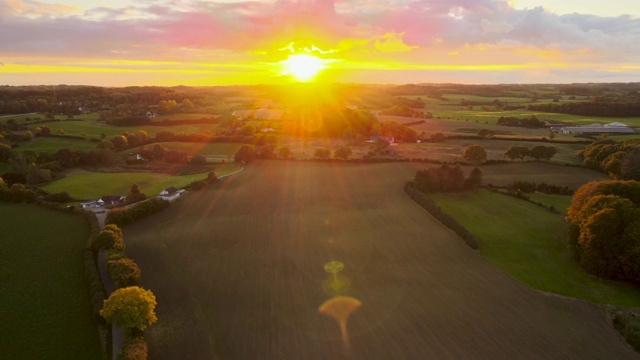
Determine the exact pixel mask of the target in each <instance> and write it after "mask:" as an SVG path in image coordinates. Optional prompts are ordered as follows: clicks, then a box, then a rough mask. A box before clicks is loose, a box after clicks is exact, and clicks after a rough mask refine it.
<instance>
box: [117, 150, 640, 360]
mask: <svg viewBox="0 0 640 360" xmlns="http://www.w3.org/2000/svg"><path fill="white" fill-rule="evenodd" d="M413 165H414V164H407V163H387V164H360V165H358V164H338V163H307V162H282V161H260V162H256V163H252V164H251V165H250V166H249V167H247V169H246V170H245V171H243V172H242V173H240V174H238V175H237V176H232V177H229V178H226V179H224V180H223V181H221V182H220V183H219V184H218V185H217V186H215V187H213V188H210V189H207V190H204V191H202V192H199V193H198V194H197V195H196V194H187V196H185V197H184V198H183V199H182V201H180V202H178V203H176V204H175V205H174V206H172V207H171V208H169V209H167V210H166V211H164V212H162V213H160V214H158V215H156V216H154V217H152V218H148V219H145V220H143V221H141V222H139V223H136V224H134V225H131V226H128V227H126V228H125V229H124V232H125V241H126V243H127V253H128V254H129V255H130V256H132V257H133V258H134V259H135V261H136V262H137V263H138V264H139V265H140V267H141V269H142V273H143V274H144V277H143V279H144V286H145V287H147V288H150V289H151V290H152V291H153V292H154V293H155V294H156V296H157V298H158V307H157V312H158V318H159V321H158V323H156V324H155V325H154V326H153V327H151V328H150V329H149V331H148V332H147V334H146V336H147V339H148V341H149V355H150V358H152V359H175V358H179V357H181V356H184V354H185V353H188V354H189V356H190V357H191V358H202V359H210V358H229V359H255V358H262V359H342V358H349V359H425V358H434V359H442V358H455V359H460V358H485V359H493V358H520V359H540V358H545V359H566V358H607V359H608V358H615V359H635V358H637V354H636V353H635V352H634V351H633V350H631V348H630V347H628V346H627V345H626V344H625V343H624V341H623V340H622V338H621V337H620V336H619V335H618V334H617V332H616V331H615V330H614V329H613V328H612V327H611V326H610V325H609V324H608V322H607V320H606V317H605V314H604V311H603V310H602V309H601V308H600V307H599V306H597V305H595V304H593V303H590V302H587V301H582V300H575V299H568V298H562V297H558V296H549V295H545V294H543V293H540V292H537V291H534V290H531V289H529V288H528V287H526V286H523V285H521V284H520V283H518V282H517V281H515V280H514V279H512V278H511V277H509V276H507V275H506V274H504V273H503V272H502V271H500V270H498V269H497V268H496V267H494V266H493V265H491V264H490V263H488V262H487V261H486V260H484V259H483V258H482V257H481V256H479V254H478V253H477V252H475V251H473V250H472V249H470V248H469V247H468V246H467V245H466V244H465V243H464V242H463V241H462V240H461V239H460V238H458V237H457V236H455V235H454V234H453V233H452V232H451V231H450V230H449V229H447V228H444V227H443V226H442V225H441V224H439V223H438V222H437V221H435V220H434V219H433V218H432V217H431V216H430V215H429V214H428V213H427V212H426V211H424V210H423V209H422V208H420V207H419V206H418V205H416V204H415V203H413V202H412V201H411V200H410V199H409V198H408V197H407V196H406V194H405V193H404V191H403V190H402V186H403V185H404V184H405V182H406V181H407V180H410V179H412V178H413V176H414V174H415V167H414V166H413ZM538 171H539V169H538ZM547 176H549V174H547ZM330 261H340V262H342V263H343V264H344V270H342V271H341V272H340V273H339V274H338V275H339V277H334V276H332V275H330V274H329V273H327V272H326V271H325V265H327V264H328V263H329V262H330ZM329 268H330V267H329ZM332 279H333V280H332ZM336 279H337V280H336ZM323 284H324V285H323ZM336 295H340V296H351V297H353V298H356V299H358V300H359V301H361V304H362V305H361V307H360V308H359V309H358V310H357V311H356V312H354V313H353V314H352V315H351V317H350V318H348V323H347V329H348V335H349V336H348V339H349V341H350V347H346V346H345V345H344V342H343V340H341V334H340V330H339V326H338V324H337V323H336V321H335V320H334V319H332V318H330V317H328V316H326V315H324V314H321V313H319V311H318V309H319V307H320V305H321V304H323V303H324V302H325V301H326V300H328V299H331V298H333V297H334V296H336ZM351 301H353V300H351Z"/></svg>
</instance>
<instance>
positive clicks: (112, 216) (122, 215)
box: [106, 198, 169, 226]
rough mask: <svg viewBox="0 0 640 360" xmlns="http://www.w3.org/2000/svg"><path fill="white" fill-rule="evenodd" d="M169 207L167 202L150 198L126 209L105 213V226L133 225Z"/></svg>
mask: <svg viewBox="0 0 640 360" xmlns="http://www.w3.org/2000/svg"><path fill="white" fill-rule="evenodd" d="M168 206H169V202H168V201H166V200H161V199H158V198H152V199H149V200H146V201H142V202H139V203H137V204H135V205H133V206H130V207H128V208H126V209H125V208H118V209H113V210H111V211H109V212H108V213H107V220H106V222H107V224H115V225H118V226H125V225H129V224H133V223H134V222H136V221H139V220H142V219H144V218H146V217H148V216H150V215H153V214H156V213H159V212H160V211H162V210H164V209H166V208H167V207H168Z"/></svg>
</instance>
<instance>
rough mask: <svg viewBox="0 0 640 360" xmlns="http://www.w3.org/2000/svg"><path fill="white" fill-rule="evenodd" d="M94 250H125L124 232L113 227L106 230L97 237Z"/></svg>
mask: <svg viewBox="0 0 640 360" xmlns="http://www.w3.org/2000/svg"><path fill="white" fill-rule="evenodd" d="M93 244H94V248H95V249H96V250H99V249H106V250H110V249H116V250H124V241H123V240H122V231H120V229H117V230H115V229H113V227H110V228H105V229H103V230H102V231H100V233H98V235H96V237H95V238H94V241H93Z"/></svg>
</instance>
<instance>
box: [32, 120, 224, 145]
mask: <svg viewBox="0 0 640 360" xmlns="http://www.w3.org/2000/svg"><path fill="white" fill-rule="evenodd" d="M200 117H202V115H201V116H200ZM39 125H40V124H39ZM41 125H46V126H49V127H50V128H51V133H52V134H57V133H58V130H59V129H62V130H64V134H65V135H75V136H81V135H82V134H83V133H84V134H86V136H87V137H88V138H96V139H99V138H100V136H101V134H105V135H106V136H107V138H111V137H113V136H115V135H119V134H122V133H123V132H134V131H136V130H144V131H146V132H147V134H149V136H150V137H151V136H155V135H156V134H157V133H158V132H160V131H172V132H174V133H176V134H179V133H186V134H191V133H196V134H199V133H202V132H205V131H208V132H209V133H214V132H215V131H216V130H217V129H218V128H219V126H218V124H211V125H208V124H206V125H176V126H152V125H146V126H131V127H128V126H112V125H108V124H105V123H103V122H99V121H59V122H51V123H44V124H41ZM34 127H35V126H34Z"/></svg>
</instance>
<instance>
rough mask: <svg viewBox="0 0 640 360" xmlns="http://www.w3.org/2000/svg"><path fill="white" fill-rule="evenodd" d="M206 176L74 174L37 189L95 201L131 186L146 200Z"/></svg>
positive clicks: (229, 168) (221, 171) (225, 168)
mask: <svg viewBox="0 0 640 360" xmlns="http://www.w3.org/2000/svg"><path fill="white" fill-rule="evenodd" d="M238 169H239V166H238V165H236V164H221V165H216V166H215V168H214V169H213V170H212V171H213V172H214V173H215V174H216V175H217V176H222V175H225V174H229V173H231V172H233V171H236V170H238ZM208 173H209V172H208V171H207V172H204V173H199V174H189V175H167V174H160V173H148V172H127V173H103V172H84V171H76V172H74V173H73V174H71V175H69V176H66V177H64V178H62V179H60V180H56V181H53V182H51V183H49V184H46V185H44V186H41V188H42V189H44V190H46V191H49V192H51V193H57V192H62V191H66V192H68V193H69V195H71V196H73V197H74V198H76V199H95V198H99V197H100V196H103V195H123V196H124V195H127V193H128V192H129V190H130V189H131V186H132V185H133V184H138V185H139V186H140V191H142V192H143V193H144V194H146V195H147V196H149V197H151V196H155V195H157V194H158V193H159V192H160V191H162V190H163V189H165V188H167V187H169V186H173V187H176V188H182V187H185V186H187V185H188V184H190V183H192V182H193V181H196V180H202V179H204V178H206V177H207V174H208Z"/></svg>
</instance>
